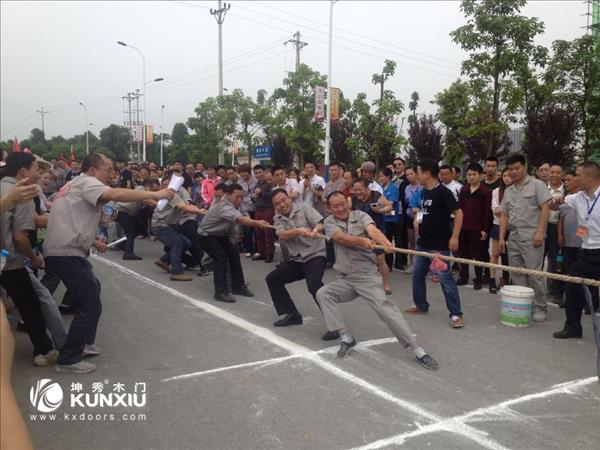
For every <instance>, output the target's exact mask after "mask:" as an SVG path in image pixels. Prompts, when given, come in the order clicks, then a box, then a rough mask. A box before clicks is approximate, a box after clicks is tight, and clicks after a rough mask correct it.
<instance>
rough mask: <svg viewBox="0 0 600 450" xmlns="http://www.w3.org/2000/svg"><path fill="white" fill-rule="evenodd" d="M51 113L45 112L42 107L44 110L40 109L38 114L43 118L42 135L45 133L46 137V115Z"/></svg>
mask: <svg viewBox="0 0 600 450" xmlns="http://www.w3.org/2000/svg"><path fill="white" fill-rule="evenodd" d="M49 112H50V111H47V110H46V111H45V110H44V107H43V106H42V109H38V110H37V113H38V114H39V115H40V116H41V117H42V133H44V135H46V131H45V130H44V116H45V115H46V114H48V113H49Z"/></svg>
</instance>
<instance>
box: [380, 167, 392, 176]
mask: <svg viewBox="0 0 600 450" xmlns="http://www.w3.org/2000/svg"><path fill="white" fill-rule="evenodd" d="M379 172H380V173H382V174H383V175H384V176H386V177H388V178H391V176H392V175H393V174H394V171H393V170H392V169H390V168H389V167H382V168H381V169H379Z"/></svg>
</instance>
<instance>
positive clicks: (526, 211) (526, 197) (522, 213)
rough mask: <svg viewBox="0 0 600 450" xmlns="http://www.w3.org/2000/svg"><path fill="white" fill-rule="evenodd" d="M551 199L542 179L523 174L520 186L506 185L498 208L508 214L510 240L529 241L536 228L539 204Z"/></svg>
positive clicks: (539, 210)
mask: <svg viewBox="0 0 600 450" xmlns="http://www.w3.org/2000/svg"><path fill="white" fill-rule="evenodd" d="M551 199H552V195H551V194H550V192H549V191H548V186H546V184H545V183H544V182H543V181H540V180H538V179H536V178H533V177H530V176H529V175H526V176H525V181H524V182H523V183H522V184H521V185H520V186H515V185H514V184H513V185H511V186H509V187H507V188H506V190H505V191H504V197H503V198H502V203H501V204H500V208H501V209H502V211H504V212H506V213H507V214H508V229H509V230H510V240H511V241H530V240H532V239H533V235H534V234H535V231H536V230H537V226H538V221H539V219H540V213H541V211H542V210H541V209H540V206H541V205H543V204H544V203H546V202H548V201H549V200H551Z"/></svg>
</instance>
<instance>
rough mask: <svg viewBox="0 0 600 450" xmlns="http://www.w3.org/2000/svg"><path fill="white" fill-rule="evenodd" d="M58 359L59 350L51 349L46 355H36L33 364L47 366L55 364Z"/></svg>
mask: <svg viewBox="0 0 600 450" xmlns="http://www.w3.org/2000/svg"><path fill="white" fill-rule="evenodd" d="M57 359H58V352H57V351H56V350H50V351H49V352H48V353H46V354H45V355H42V354H40V355H35V356H34V357H33V365H34V366H36V367H46V366H48V365H50V364H54V363H55V362H56V360H57Z"/></svg>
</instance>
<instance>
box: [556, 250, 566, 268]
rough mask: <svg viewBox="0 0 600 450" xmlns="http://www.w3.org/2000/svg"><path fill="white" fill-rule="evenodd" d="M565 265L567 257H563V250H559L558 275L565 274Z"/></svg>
mask: <svg viewBox="0 0 600 450" xmlns="http://www.w3.org/2000/svg"><path fill="white" fill-rule="evenodd" d="M564 265H565V255H563V250H562V248H559V249H558V253H557V254H556V273H563V270H564Z"/></svg>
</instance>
